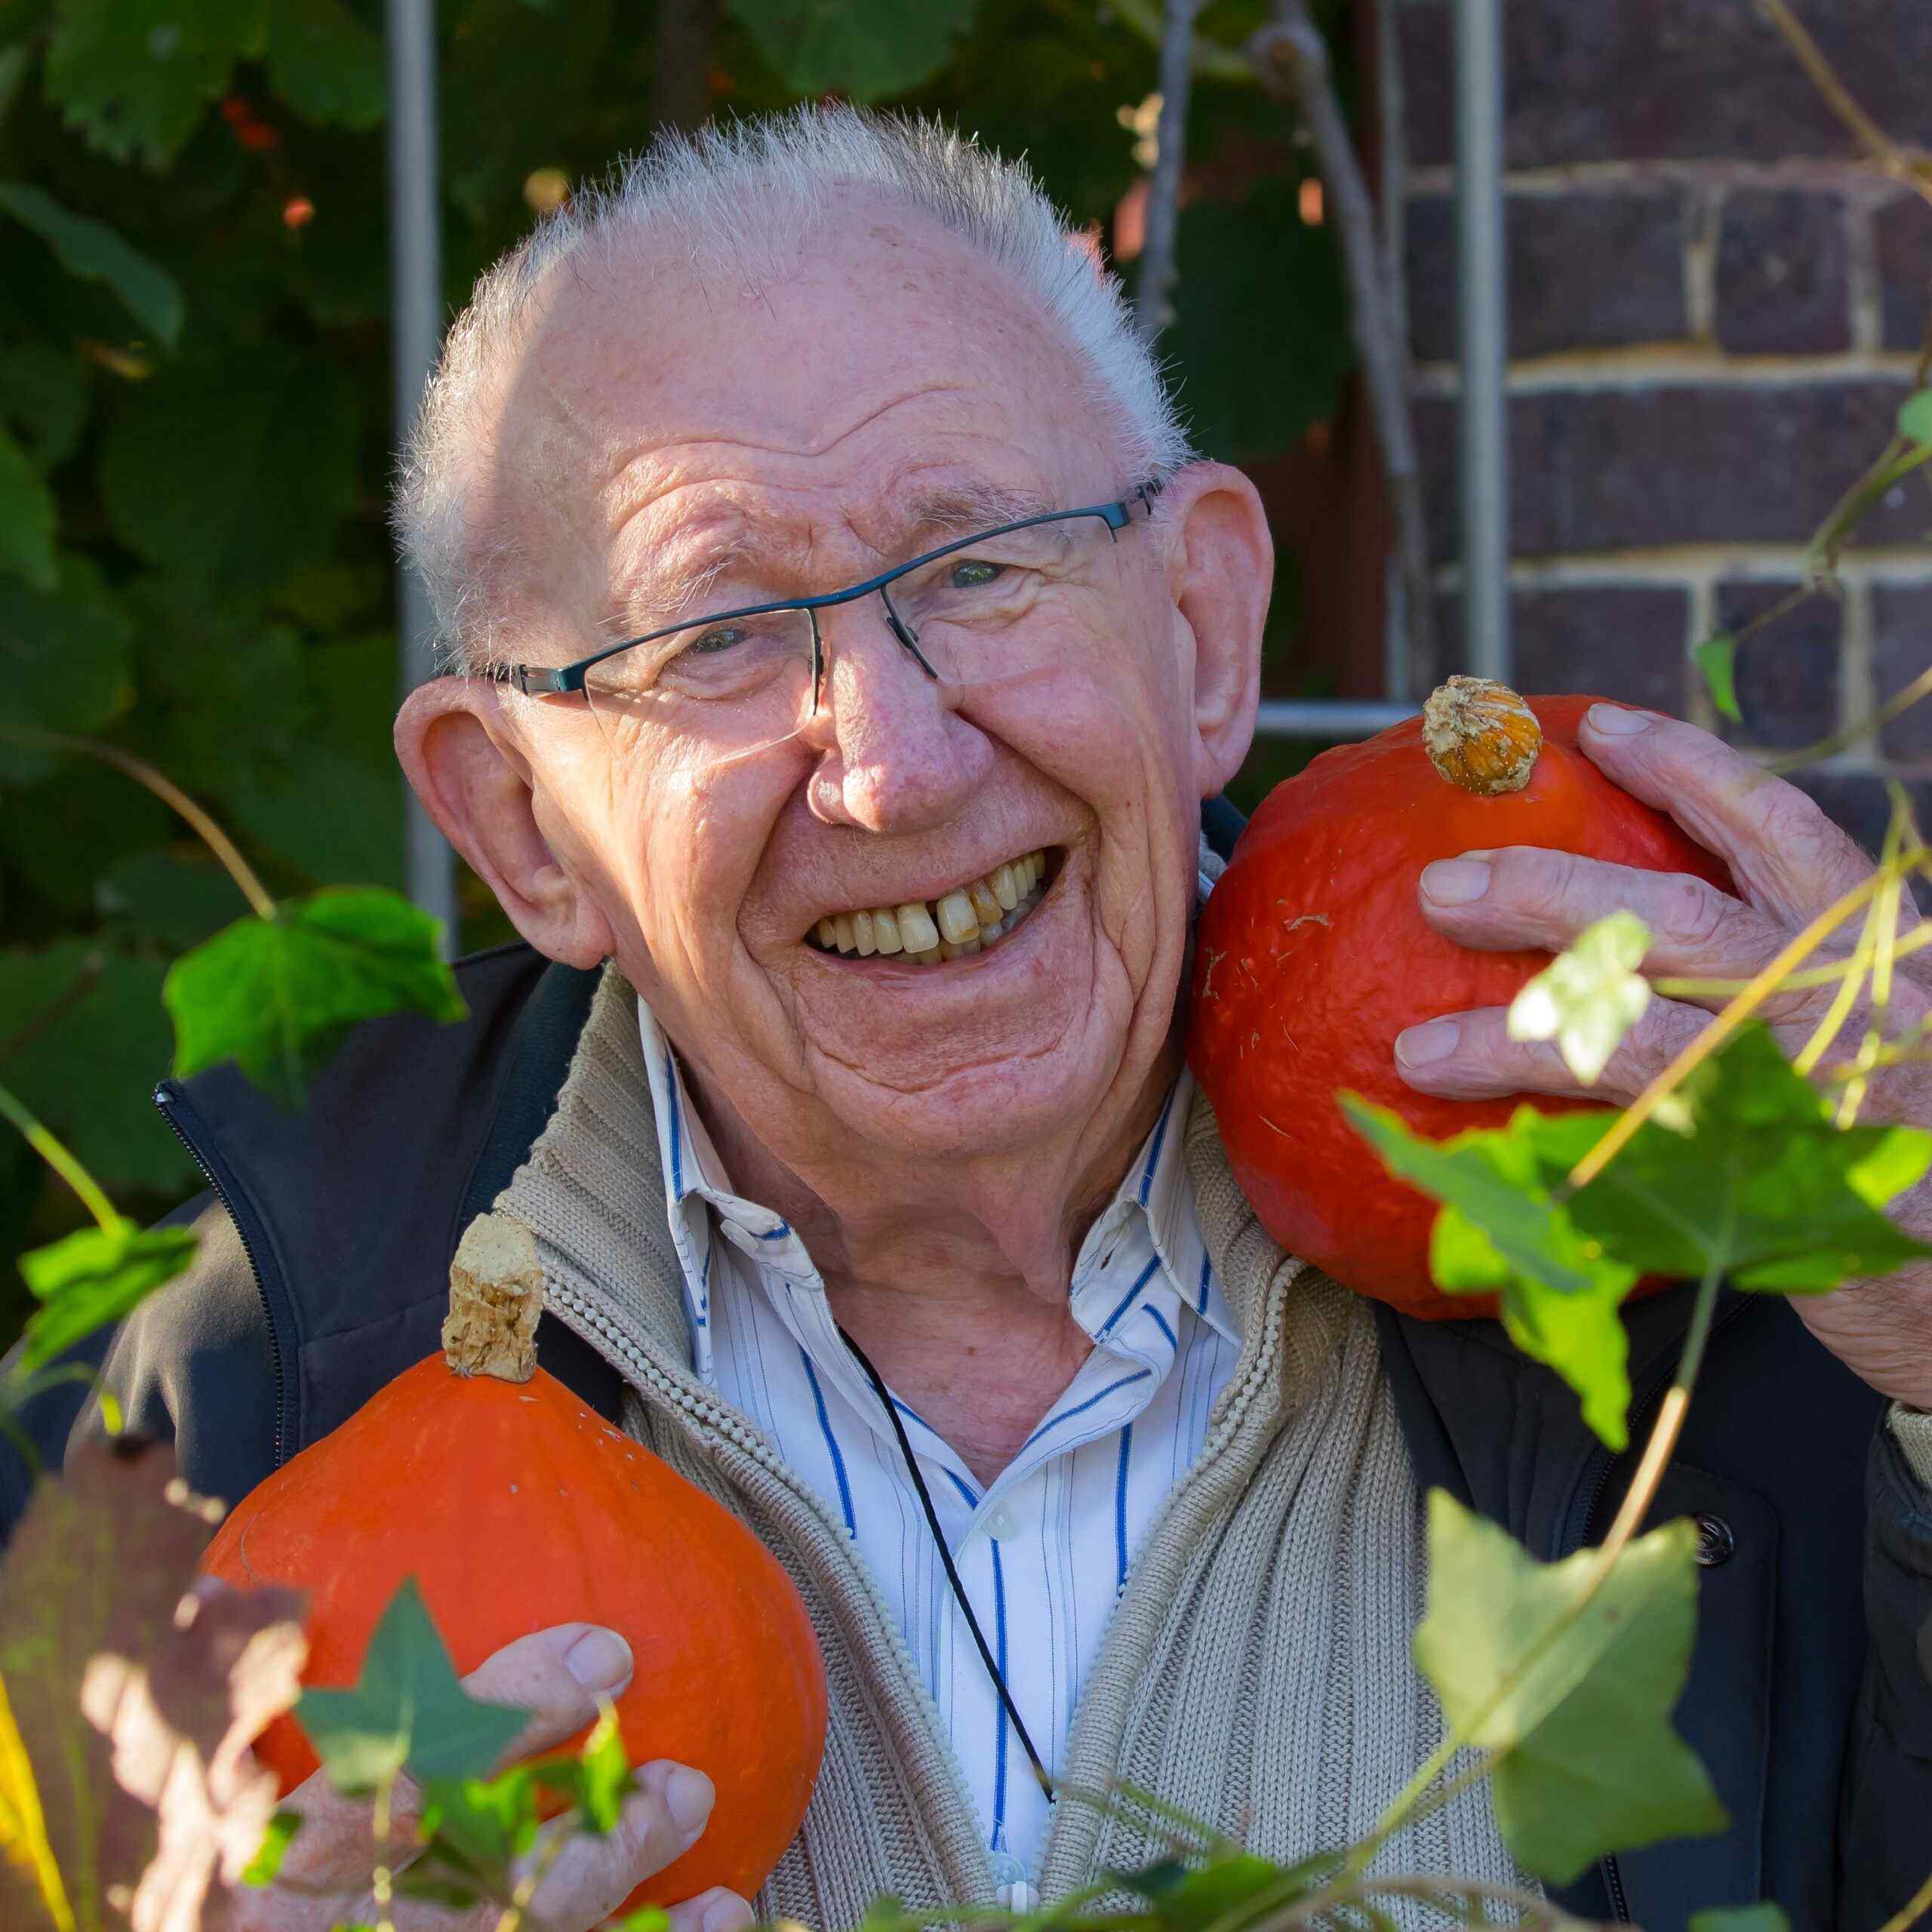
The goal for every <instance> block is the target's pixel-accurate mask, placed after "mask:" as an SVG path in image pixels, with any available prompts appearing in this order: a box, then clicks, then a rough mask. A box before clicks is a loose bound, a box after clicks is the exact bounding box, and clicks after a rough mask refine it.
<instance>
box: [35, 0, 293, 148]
mask: <svg viewBox="0 0 1932 1932" xmlns="http://www.w3.org/2000/svg"><path fill="white" fill-rule="evenodd" d="M265 26H266V0H63V5H60V7H59V8H57V9H55V11H54V35H53V38H52V39H51V41H50V42H49V43H48V50H47V68H46V80H45V86H46V89H47V97H48V100H50V101H51V102H52V103H54V106H56V107H57V108H58V109H60V112H61V113H62V115H63V117H64V118H65V119H66V122H67V125H69V127H70V128H76V129H78V131H79V132H80V133H81V134H82V136H83V137H85V139H86V140H87V141H88V143H90V145H91V146H94V147H96V148H98V149H100V151H101V152H103V154H107V155H112V156H113V157H114V158H115V159H117V160H124V161H125V160H128V159H131V158H139V159H140V160H143V161H145V162H147V163H148V165H149V166H150V167H154V168H160V167H164V166H165V165H167V163H168V162H170V161H171V160H172V159H173V158H174V155H175V152H176V151H177V149H179V148H180V146H181V144H182V143H183V142H184V141H185V140H186V139H187V138H188V137H189V134H191V133H192V132H193V131H194V127H195V122H198V120H200V118H202V110H203V109H204V108H205V107H206V106H208V103H209V102H211V101H212V100H214V99H215V98H216V97H217V96H218V95H219V94H220V93H221V91H222V90H223V88H225V87H226V85H228V76H229V72H230V71H231V70H232V68H233V66H234V65H235V62H236V61H237V60H242V59H252V58H254V57H256V56H257V55H259V54H260V53H261V51H262V49H263V29H264V27H265Z"/></svg>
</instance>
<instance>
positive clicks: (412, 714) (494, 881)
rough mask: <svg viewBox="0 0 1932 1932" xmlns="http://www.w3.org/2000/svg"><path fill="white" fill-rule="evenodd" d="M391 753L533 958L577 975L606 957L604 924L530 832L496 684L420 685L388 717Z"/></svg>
mask: <svg viewBox="0 0 1932 1932" xmlns="http://www.w3.org/2000/svg"><path fill="white" fill-rule="evenodd" d="M395 751H396V756H397V758H398V759H400V760H401V764H402V769H403V774H404V775H405V777H407V778H408V780H409V784H410V789H411V790H412V791H414V792H415V794H416V795H417V798H420V799H421V800H422V801H423V810H424V811H426V812H427V813H428V814H429V816H430V817H431V818H432V819H433V820H435V822H436V824H437V826H438V828H439V829H440V830H441V832H442V835H443V836H444V837H445V838H447V839H448V841H450V843H451V844H452V845H454V847H455V848H456V849H457V851H459V852H460V853H461V854H463V857H464V858H465V859H466V860H468V862H469V866H470V869H471V870H472V871H473V872H475V874H476V875H477V876H478V878H481V880H482V881H483V882H484V884H486V885H487V886H488V887H489V888H490V890H491V891H492V892H494V894H496V895H497V903H498V904H499V905H500V906H502V907H503V910H504V911H505V912H506V913H508V914H509V917H510V919H511V921H512V924H515V928H516V929H517V931H518V932H520V933H521V934H522V935H523V936H524V937H525V939H527V940H529V942H530V943H531V945H532V946H535V947H536V949H537V951H538V952H540V953H542V954H543V955H545V956H546V958H551V959H557V960H561V961H562V962H563V963H564V964H565V965H567V966H577V967H590V966H595V965H596V964H598V963H599V962H600V961H603V960H605V959H606V958H609V957H610V955H611V953H612V952H614V951H615V950H616V940H615V938H614V935H613V934H612V933H611V928H610V924H609V922H608V921H607V920H606V919H605V917H604V915H603V913H602V912H601V910H600V909H599V908H598V906H597V904H596V902H595V900H593V899H592V897H591V896H590V895H589V893H587V892H586V891H585V890H584V888H583V885H582V884H580V882H579V881H577V880H576V879H574V878H572V877H571V875H570V874H569V873H568V872H567V871H566V870H565V869H564V867H563V866H560V865H559V864H558V863H557V860H556V856H555V854H554V853H553V852H552V851H551V849H550V847H549V842H548V841H547V840H546V838H544V836H543V832H542V830H541V829H540V827H539V826H538V824H537V814H536V811H535V808H534V796H533V794H532V790H531V774H530V767H529V764H528V761H527V760H526V759H525V757H524V756H523V755H522V753H521V752H520V751H519V750H518V747H517V734H516V733H515V730H514V728H513V727H512V721H511V720H510V718H509V716H508V715H507V712H506V706H505V704H504V702H503V692H502V691H501V690H500V688H499V687H498V686H497V685H494V684H490V683H488V682H485V681H483V680H481V679H479V678H432V679H431V680H430V681H429V682H428V683H427V684H424V685H418V686H417V688H416V689H415V690H414V691H411V693H410V694H409V695H408V697H406V698H405V700H403V705H402V709H401V711H399V712H398V713H397V714H396V721H395Z"/></svg>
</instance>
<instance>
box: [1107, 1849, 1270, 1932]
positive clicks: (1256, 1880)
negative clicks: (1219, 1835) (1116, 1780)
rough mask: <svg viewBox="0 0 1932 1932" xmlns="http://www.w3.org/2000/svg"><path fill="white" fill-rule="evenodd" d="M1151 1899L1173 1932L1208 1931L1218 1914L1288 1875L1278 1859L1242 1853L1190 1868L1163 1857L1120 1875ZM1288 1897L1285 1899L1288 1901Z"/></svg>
mask: <svg viewBox="0 0 1932 1932" xmlns="http://www.w3.org/2000/svg"><path fill="white" fill-rule="evenodd" d="M1115 1876H1117V1877H1118V1878H1119V1879H1120V1881H1121V1883H1122V1884H1124V1885H1129V1886H1131V1887H1133V1889H1134V1890H1136V1891H1137V1892H1138V1893H1140V1895H1141V1897H1143V1898H1145V1899H1146V1900H1148V1901H1149V1903H1151V1904H1152V1906H1153V1908H1154V1916H1155V1918H1157V1919H1158V1921H1160V1923H1161V1924H1162V1925H1164V1926H1166V1927H1170V1928H1171V1932H1207V1927H1209V1926H1211V1925H1212V1924H1214V1922H1215V1921H1217V1919H1219V1918H1223V1916H1225V1915H1227V1914H1229V1913H1231V1912H1235V1910H1236V1909H1237V1908H1238V1907H1239V1906H1243V1905H1245V1904H1246V1903H1247V1901H1248V1900H1251V1899H1252V1898H1254V1897H1255V1896H1256V1894H1257V1893H1260V1892H1262V1891H1263V1890H1266V1889H1268V1888H1269V1887H1271V1886H1275V1885H1279V1884H1281V1881H1282V1879H1283V1878H1284V1873H1283V1871H1282V1869H1281V1866H1278V1865H1277V1864H1276V1863H1275V1862H1274V1860H1272V1859H1269V1858H1260V1857H1256V1856H1255V1855H1254V1854H1253V1853H1251V1852H1242V1853H1239V1854H1235V1856H1232V1857H1226V1858H1217V1859H1216V1860H1214V1861H1213V1862H1212V1863H1209V1864H1207V1865H1203V1866H1193V1867H1189V1866H1186V1865H1183V1864H1182V1863H1180V1860H1177V1859H1163V1860H1161V1862H1160V1863H1158V1865H1151V1866H1148V1867H1146V1869H1144V1870H1143V1871H1140V1872H1118V1873H1116V1874H1115ZM1288 1902H1289V1901H1288V1899H1287V1898H1285V1897H1284V1899H1283V1900H1282V1901H1281V1903H1284V1904H1285V1903H1288Z"/></svg>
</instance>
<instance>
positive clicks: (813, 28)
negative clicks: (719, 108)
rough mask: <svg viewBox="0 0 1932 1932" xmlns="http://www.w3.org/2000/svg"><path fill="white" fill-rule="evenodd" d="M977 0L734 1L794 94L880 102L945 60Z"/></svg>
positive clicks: (755, 39)
mask: <svg viewBox="0 0 1932 1932" xmlns="http://www.w3.org/2000/svg"><path fill="white" fill-rule="evenodd" d="M729 5H730V8H731V12H732V13H733V14H735V15H736V16H737V20H738V22H739V23H740V26H743V28H744V29H745V30H746V32H748V33H749V35H751V37H752V41H753V42H754V43H755V45H756V46H757V48H758V51H759V53H761V54H762V55H764V58H765V59H766V60H768V61H769V62H770V63H771V65H772V66H774V68H776V69H777V71H778V72H779V74H780V76H781V77H782V78H783V80H784V82H785V85H786V86H787V87H788V88H790V89H791V90H792V91H793V92H794V93H795V94H828V93H832V92H838V93H839V94H848V95H850V96H851V97H852V98H853V99H854V100H878V98H879V97H880V96H881V95H882V94H900V93H903V91H905V90H906V89H907V88H912V87H915V86H916V85H918V83H919V82H921V81H923V80H924V79H925V78H927V76H928V75H930V74H931V73H933V72H935V71H936V70H937V69H938V68H940V67H941V66H943V65H944V64H945V62H946V56H947V55H948V54H949V53H951V51H952V44H953V42H955V40H956V39H957V38H958V37H959V35H961V33H963V32H964V31H965V30H966V28H967V27H968V25H969V24H970V23H971V20H972V17H973V11H974V5H975V0H921V5H918V6H916V7H907V6H903V5H900V4H899V0H729Z"/></svg>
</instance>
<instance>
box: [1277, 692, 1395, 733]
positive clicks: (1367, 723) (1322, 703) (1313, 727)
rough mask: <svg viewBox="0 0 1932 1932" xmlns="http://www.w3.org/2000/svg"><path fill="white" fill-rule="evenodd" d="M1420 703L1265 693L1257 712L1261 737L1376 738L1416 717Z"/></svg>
mask: <svg viewBox="0 0 1932 1932" xmlns="http://www.w3.org/2000/svg"><path fill="white" fill-rule="evenodd" d="M1418 709H1420V707H1419V706H1416V705H1413V704H1398V703H1393V702H1392V701H1391V700H1387V699H1380V698H1363V699H1361V700H1353V699H1349V698H1309V699H1303V700H1297V699H1294V698H1271V697H1265V698H1263V700H1261V704H1260V709H1259V710H1258V711H1257V712H1256V714H1255V719H1254V735H1255V736H1256V737H1257V738H1331V739H1334V740H1342V739H1344V738H1372V737H1374V735H1375V734H1376V733H1377V732H1378V731H1387V730H1388V728H1389V726H1390V725H1392V724H1401V721H1402V720H1403V719H1404V718H1413V717H1414V715H1416V712H1417V710H1418Z"/></svg>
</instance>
